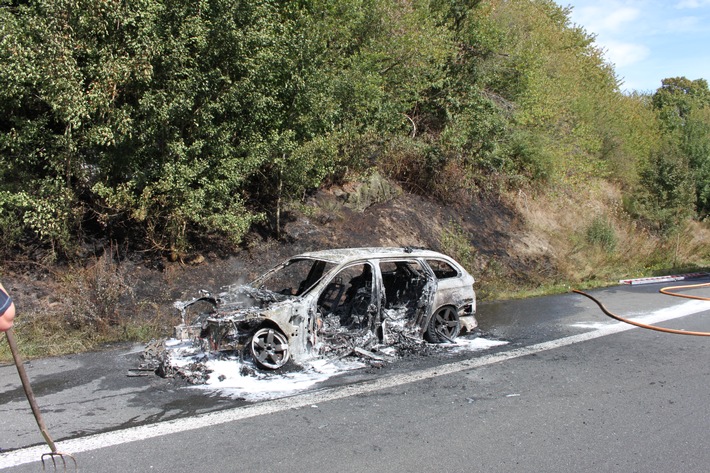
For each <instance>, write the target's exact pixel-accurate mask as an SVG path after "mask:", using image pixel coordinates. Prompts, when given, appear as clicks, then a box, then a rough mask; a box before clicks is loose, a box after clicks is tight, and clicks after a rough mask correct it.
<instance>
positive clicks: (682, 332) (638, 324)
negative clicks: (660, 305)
mask: <svg viewBox="0 0 710 473" xmlns="http://www.w3.org/2000/svg"><path fill="white" fill-rule="evenodd" d="M699 287H710V283H704V284H691V285H688V286H669V287H664V288H662V289H661V290H660V292H661V293H663V294H666V295H669V296H675V297H685V298H686V299H696V300H700V301H710V297H702V296H693V295H690V294H678V293H676V292H674V291H678V290H682V289H695V288H699ZM572 292H576V293H577V294H581V295H583V296H585V297H587V298H589V299H591V300H592V301H594V302H595V303H596V304H597V305H598V306H599V308H600V309H601V310H602V312H604V313H605V314H606V315H608V316H609V317H611V318H612V319H615V320H618V321H619V322H624V323H627V324H630V325H635V326H636V327H641V328H646V329H649V330H655V331H657V332H665V333H675V334H678V335H695V336H699V337H710V332H693V331H689V330H676V329H673V328H665V327H657V326H655V325H648V324H644V323H641V322H635V321H633V320H630V319H626V318H624V317H621V316H620V315H617V314H614V313H613V312H611V311H609V310H608V309H607V308H606V307H604V304H602V303H601V302H599V300H597V299H596V298H594V297H592V296H590V295H589V294H587V293H586V292H582V291H578V290H577V289H572Z"/></svg>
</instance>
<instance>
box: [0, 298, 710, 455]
mask: <svg viewBox="0 0 710 473" xmlns="http://www.w3.org/2000/svg"><path fill="white" fill-rule="evenodd" d="M709 309H710V303H708V302H704V301H690V302H685V303H683V304H680V305H677V306H673V307H670V308H666V309H660V310H658V311H656V312H653V313H652V314H649V315H647V316H643V317H637V318H635V319H634V320H638V321H643V323H646V324H656V323H659V322H664V321H667V320H672V319H677V318H680V317H685V316H688V315H692V314H697V313H699V312H704V311H707V310H709ZM632 329H638V327H635V326H633V325H628V324H625V323H621V322H616V323H610V324H608V325H605V326H603V327H601V328H598V329H596V330H592V331H589V332H585V333H582V334H579V335H572V336H569V337H564V338H559V339H557V340H551V341H548V342H543V343H538V344H536V345H530V346H527V347H521V348H514V349H512V350H508V351H505V352H501V353H494V354H490V355H484V356H479V357H476V358H471V359H468V360H463V361H457V362H453V363H449V364H445V365H440V366H435V367H431V368H426V369H423V370H419V371H414V372H411V373H403V374H398V375H393V376H390V377H386V378H379V379H376V380H373V381H370V382H366V383H361V384H357V385H353V386H341V387H337V388H330V389H325V390H322V391H317V392H309V393H304V394H300V395H297V396H293V397H288V398H282V399H276V400H273V401H269V402H265V403H260V404H253V405H250V406H245V407H237V408H234V409H227V410H223V411H216V412H209V413H206V414H200V415H197V416H194V417H187V418H182V419H175V420H170V421H164V422H158V423H155V424H149V425H143V426H139V427H131V428H128V429H124V430H117V431H113V432H107V433H102V434H95V435H89V436H86V437H80V438H76V439H71V440H65V441H62V442H60V445H58V448H59V450H60V451H64V452H71V453H73V454H76V453H82V452H88V451H90V450H97V449H100V448H106V447H111V446H114V445H121V444H124V443H129V442H138V441H140V440H146V439H150V438H153V437H159V436H162V435H170V434H175V433H179V432H186V431H190V430H196V429H201V428H206V427H210V426H213V425H218V424H225V423H228V422H235V421H238V420H242V419H248V418H251V417H256V416H261V415H268V414H273V413H277V412H282V411H285V410H288V409H299V408H302V407H308V406H314V405H317V404H318V403H324V402H328V401H333V400H337V399H343V398H346V397H350V396H356V395H359V394H367V393H371V392H374V391H379V390H382V389H389V388H393V387H397V386H401V385H404V384H409V383H414V382H417V381H422V380H426V379H431V378H436V377H439V376H446V375H449V374H454V373H459V372H461V371H467V370H471V369H475V368H480V367H482V366H488V365H492V364H494V363H500V362H503V361H507V360H512V359H514V358H520V357H523V356H528V355H532V354H535V353H540V352H544V351H548V350H554V349H555V348H561V347H565V346H568V345H573V344H575V343H581V342H586V341H588V340H594V339H596V338H600V337H605V336H607V335H613V334H615V333H620V332H625V331H627V330H632ZM671 336H672V335H671ZM47 450H48V449H47V446H46V445H41V446H37V447H28V448H22V449H18V450H13V451H10V452H7V453H1V454H0V469H4V468H9V467H12V466H18V465H22V464H25V463H31V462H37V461H38V459H39V458H40V457H41V455H42V454H43V453H47Z"/></svg>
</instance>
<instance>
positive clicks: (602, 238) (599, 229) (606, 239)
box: [586, 216, 618, 253]
mask: <svg viewBox="0 0 710 473" xmlns="http://www.w3.org/2000/svg"><path fill="white" fill-rule="evenodd" d="M586 237H587V242H588V243H589V244H591V245H597V246H600V247H601V248H603V249H604V250H606V251H608V252H610V253H611V252H612V251H614V250H615V249H616V244H617V242H618V239H617V237H616V232H615V230H614V226H613V225H612V224H611V222H610V221H609V220H608V219H606V218H604V217H600V216H597V217H595V218H594V220H592V223H591V224H590V225H589V227H587V233H586Z"/></svg>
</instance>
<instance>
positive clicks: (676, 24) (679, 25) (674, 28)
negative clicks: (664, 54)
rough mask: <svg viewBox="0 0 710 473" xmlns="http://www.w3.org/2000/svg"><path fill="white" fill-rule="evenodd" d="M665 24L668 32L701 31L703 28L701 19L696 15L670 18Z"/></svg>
mask: <svg viewBox="0 0 710 473" xmlns="http://www.w3.org/2000/svg"><path fill="white" fill-rule="evenodd" d="M666 26H667V28H668V32H670V33H688V32H691V31H702V30H703V28H705V25H704V24H703V23H702V19H701V18H700V17H697V16H681V17H678V18H671V19H669V20H668V22H667V23H666Z"/></svg>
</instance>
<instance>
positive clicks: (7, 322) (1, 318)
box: [0, 284, 15, 332]
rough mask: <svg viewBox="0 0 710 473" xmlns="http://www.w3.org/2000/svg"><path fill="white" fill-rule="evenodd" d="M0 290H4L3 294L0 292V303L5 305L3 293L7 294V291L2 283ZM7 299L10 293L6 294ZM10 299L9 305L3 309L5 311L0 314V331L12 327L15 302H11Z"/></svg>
mask: <svg viewBox="0 0 710 473" xmlns="http://www.w3.org/2000/svg"><path fill="white" fill-rule="evenodd" d="M0 290H2V291H3V292H4V294H0V300H1V301H2V302H0V305H5V304H4V302H5V295H6V294H7V291H6V290H5V288H4V287H3V285H2V284H0ZM7 297H8V299H9V298H10V295H9V294H7ZM9 301H10V306H9V307H7V308H6V309H5V312H3V313H2V314H0V332H6V331H7V330H9V329H10V328H12V321H13V320H14V319H15V304H13V303H12V299H10V300H9Z"/></svg>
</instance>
